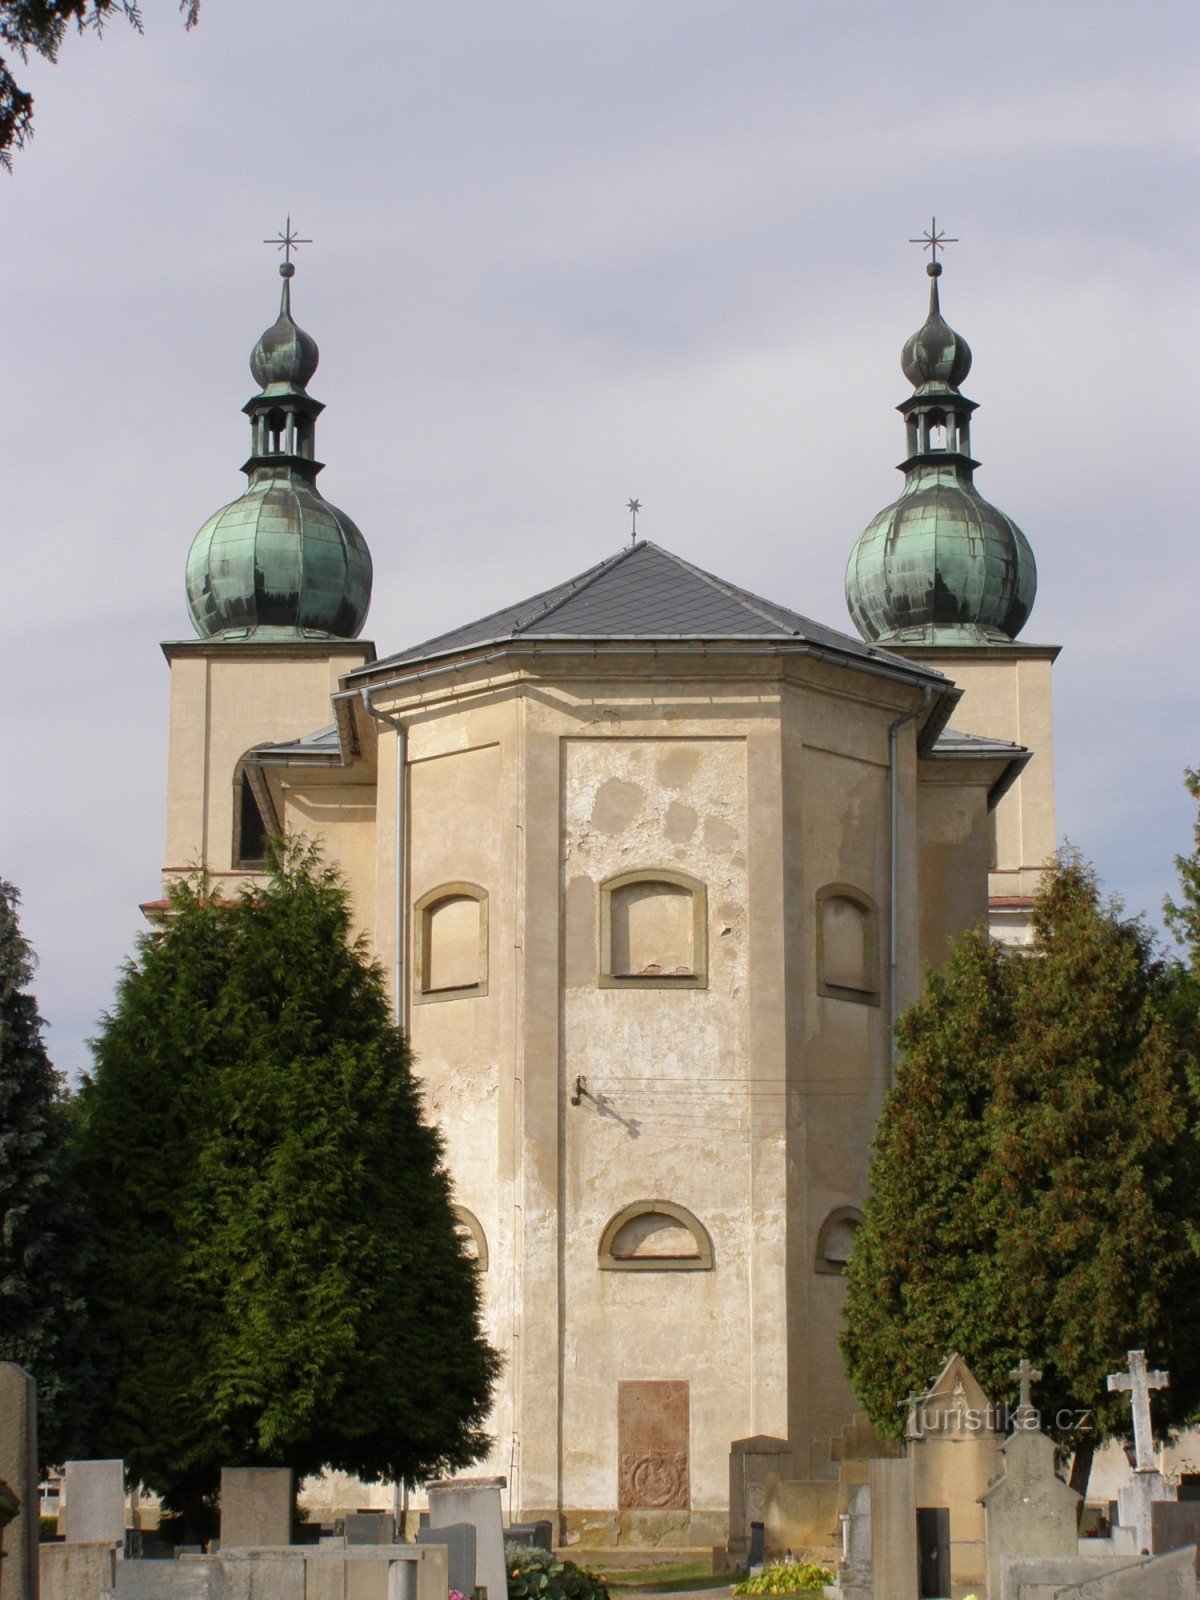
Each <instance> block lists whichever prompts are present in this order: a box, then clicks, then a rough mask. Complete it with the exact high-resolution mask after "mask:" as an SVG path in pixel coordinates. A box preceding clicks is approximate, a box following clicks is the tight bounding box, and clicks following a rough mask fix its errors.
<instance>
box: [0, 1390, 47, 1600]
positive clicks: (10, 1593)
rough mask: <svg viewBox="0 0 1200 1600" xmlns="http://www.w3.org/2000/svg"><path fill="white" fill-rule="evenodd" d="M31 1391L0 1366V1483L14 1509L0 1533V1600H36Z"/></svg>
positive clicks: (34, 1431)
mask: <svg viewBox="0 0 1200 1600" xmlns="http://www.w3.org/2000/svg"><path fill="white" fill-rule="evenodd" d="M37 1466H38V1459H37V1385H36V1384H35V1383H34V1381H33V1379H32V1378H31V1377H30V1375H29V1373H28V1372H26V1371H25V1369H24V1367H18V1366H17V1364H16V1363H15V1362H13V1361H0V1482H2V1483H4V1485H5V1486H6V1487H7V1489H8V1492H9V1495H10V1496H11V1498H12V1500H13V1501H15V1502H16V1505H15V1509H14V1508H12V1507H10V1510H11V1516H10V1518H9V1521H8V1524H7V1526H6V1527H5V1529H4V1534H3V1538H4V1560H3V1561H0V1600H38V1470H37Z"/></svg>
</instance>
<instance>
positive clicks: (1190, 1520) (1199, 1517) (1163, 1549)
mask: <svg viewBox="0 0 1200 1600" xmlns="http://www.w3.org/2000/svg"><path fill="white" fill-rule="evenodd" d="M1185 1545H1196V1546H1200V1502H1197V1501H1195V1500H1156V1501H1155V1502H1154V1503H1153V1505H1151V1507H1150V1554H1151V1555H1154V1556H1162V1555H1166V1553H1167V1551H1168V1550H1182V1549H1183V1548H1184V1546H1185ZM1197 1565H1198V1568H1200V1550H1198V1552H1197Z"/></svg>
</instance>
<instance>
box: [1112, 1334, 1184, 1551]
mask: <svg viewBox="0 0 1200 1600" xmlns="http://www.w3.org/2000/svg"><path fill="white" fill-rule="evenodd" d="M1170 1381H1171V1380H1170V1376H1169V1375H1168V1374H1167V1373H1165V1372H1152V1371H1150V1370H1149V1369H1148V1368H1147V1366H1146V1352H1145V1351H1144V1350H1130V1351H1129V1371H1128V1372H1110V1373H1109V1375H1108V1387H1109V1390H1110V1392H1111V1393H1114V1394H1120V1393H1128V1395H1129V1410H1130V1414H1131V1417H1132V1420H1133V1449H1134V1467H1133V1475H1132V1477H1131V1478H1130V1481H1129V1483H1128V1484H1127V1485H1126V1487H1125V1488H1124V1489H1121V1490H1120V1491H1119V1492H1118V1495H1117V1505H1118V1516H1119V1517H1120V1521H1121V1526H1122V1527H1125V1528H1132V1529H1133V1530H1134V1536H1135V1539H1136V1541H1137V1547H1138V1550H1139V1551H1146V1552H1149V1550H1150V1549H1151V1545H1152V1537H1153V1536H1152V1520H1153V1512H1152V1509H1151V1508H1152V1507H1153V1506H1154V1504H1155V1503H1156V1502H1158V1501H1165V1500H1174V1499H1175V1495H1176V1490H1175V1486H1174V1485H1173V1484H1169V1483H1168V1482H1167V1480H1166V1479H1165V1478H1164V1477H1163V1475H1162V1473H1161V1472H1159V1471H1158V1469H1157V1468H1156V1467H1155V1465H1154V1430H1153V1425H1152V1422H1151V1417H1150V1392H1151V1390H1152V1389H1165V1388H1167V1386H1168V1385H1169V1383H1170Z"/></svg>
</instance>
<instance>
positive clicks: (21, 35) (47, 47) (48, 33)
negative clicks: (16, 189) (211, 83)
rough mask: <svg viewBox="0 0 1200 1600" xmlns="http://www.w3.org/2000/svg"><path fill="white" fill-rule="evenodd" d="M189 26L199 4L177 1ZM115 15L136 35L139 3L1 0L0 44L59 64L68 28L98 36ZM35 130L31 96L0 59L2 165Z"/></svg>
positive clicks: (196, 0)
mask: <svg viewBox="0 0 1200 1600" xmlns="http://www.w3.org/2000/svg"><path fill="white" fill-rule="evenodd" d="M179 9H180V11H182V12H183V15H184V20H185V22H186V24H187V26H188V27H189V28H190V27H192V26H193V25H194V24H195V22H196V20H197V19H198V17H199V15H200V0H179ZM113 16H124V17H125V18H126V19H127V20H128V21H129V22H130V23H132V25H133V26H134V27H135V28H136V29H137V30H138V32H139V33H140V32H141V31H142V13H141V10H140V8H139V6H138V5H137V0H0V45H3V46H5V47H6V48H7V49H8V50H15V51H16V53H17V55H18V56H19V57H20V58H21V60H22V61H28V59H29V52H30V51H31V50H32V51H34V52H35V53H36V54H37V55H40V56H44V57H45V59H46V60H47V61H57V60H58V52H59V50H60V49H61V47H62V42H63V40H64V39H65V38H66V36H67V33H68V30H69V29H70V28H72V27H75V28H77V29H78V30H79V32H80V33H83V32H86V31H87V30H88V29H91V30H93V31H94V32H96V33H100V32H102V31H103V29H104V24H105V23H106V22H107V21H109V20H110V19H111V18H112V17H113ZM32 131H33V96H32V95H31V94H30V93H29V91H28V90H27V89H22V88H21V86H20V85H19V84H18V82H17V80H16V78H15V77H14V76H13V72H12V68H11V67H10V66H9V64H8V62H7V60H5V59H2V58H0V164H3V165H4V166H5V167H8V168H9V169H11V167H12V152H13V151H14V150H19V149H20V148H21V147H22V145H24V143H25V141H26V139H28V138H29V137H30V135H31V133H32Z"/></svg>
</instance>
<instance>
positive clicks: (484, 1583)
mask: <svg viewBox="0 0 1200 1600" xmlns="http://www.w3.org/2000/svg"><path fill="white" fill-rule="evenodd" d="M506 1481H507V1480H506V1479H504V1478H445V1479H443V1480H442V1481H441V1482H440V1483H431V1484H429V1485H428V1486H427V1489H428V1495H429V1527H430V1531H433V1530H435V1529H437V1528H445V1527H449V1526H450V1525H451V1524H452V1523H455V1522H469V1523H470V1524H471V1525H472V1527H473V1528H474V1529H475V1585H476V1587H477V1588H478V1587H483V1588H485V1589H486V1590H487V1600H505V1596H506V1595H507V1594H508V1569H507V1567H506V1566H505V1563H504V1516H503V1512H502V1510H501V1506H500V1491H501V1489H503V1488H504V1487H505V1483H506Z"/></svg>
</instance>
